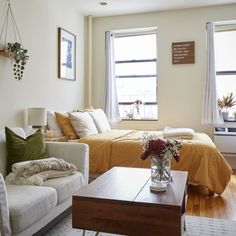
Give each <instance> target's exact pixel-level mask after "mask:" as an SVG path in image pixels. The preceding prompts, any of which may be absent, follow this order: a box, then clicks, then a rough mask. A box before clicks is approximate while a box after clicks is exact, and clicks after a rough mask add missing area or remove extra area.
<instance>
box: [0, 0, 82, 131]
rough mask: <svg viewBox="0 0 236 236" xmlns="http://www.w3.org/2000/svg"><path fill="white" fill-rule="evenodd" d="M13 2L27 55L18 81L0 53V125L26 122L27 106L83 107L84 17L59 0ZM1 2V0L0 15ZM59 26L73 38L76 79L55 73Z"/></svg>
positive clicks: (1, 2) (0, 3)
mask: <svg viewBox="0 0 236 236" xmlns="http://www.w3.org/2000/svg"><path fill="white" fill-rule="evenodd" d="M11 5H12V10H13V12H14V16H15V18H16V21H17V24H18V27H19V31H20V34H21V37H22V41H23V44H24V47H25V48H27V49H28V50H29V56H30V58H29V60H28V62H27V65H26V69H25V74H24V77H23V81H22V82H17V81H16V80H15V79H14V76H13V72H12V65H11V64H10V62H9V59H7V58H4V57H0V111H1V112H0V128H2V127H4V126H25V121H26V109H27V108H28V107H46V108H49V109H53V110H70V109H74V108H78V107H84V17H83V16H82V15H80V14H79V13H78V12H77V11H76V10H75V9H73V8H72V7H71V6H69V5H68V3H67V2H66V1H62V0H50V1H48V0H33V1H31V0H20V1H17V0H13V1H11ZM5 6H6V1H5V0H0V16H1V17H0V18H1V20H2V18H3V17H2V16H3V14H5V11H4V10H5ZM0 24H1V25H2V22H0ZM57 27H62V28H64V29H66V30H68V31H70V32H72V33H73V34H75V35H76V37H77V53H76V62H77V63H76V64H77V65H76V70H77V76H76V77H77V79H76V81H67V80H62V79H58V77H57V56H58V55H57V47H58V44H57V37H58V36H57ZM10 40H13V39H12V38H10V39H9V40H8V41H10Z"/></svg>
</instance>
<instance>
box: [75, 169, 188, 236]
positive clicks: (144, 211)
mask: <svg viewBox="0 0 236 236" xmlns="http://www.w3.org/2000/svg"><path fill="white" fill-rule="evenodd" d="M172 175H173V182H171V183H170V184H169V185H168V187H167V191H166V192H159V193H156V192H151V191H150V190H149V184H150V169H143V168H126V167H114V168H112V169H111V170H109V171H107V172H106V173H105V174H103V175H101V176H100V177H98V178H97V179H96V180H94V181H93V182H92V183H90V184H89V185H87V186H84V187H82V188H81V190H80V191H79V193H78V194H77V195H76V196H73V204H72V225H73V228H80V229H84V230H94V231H100V232H108V233H117V234H124V235H134V236H139V235H140V236H141V235H142V236H143V235H145V236H149V235H152V236H156V235H168V236H169V235H176V236H178V235H181V234H182V231H183V227H184V212H185V187H186V183H187V172H184V171H172Z"/></svg>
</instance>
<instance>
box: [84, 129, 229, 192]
mask: <svg viewBox="0 0 236 236" xmlns="http://www.w3.org/2000/svg"><path fill="white" fill-rule="evenodd" d="M143 132H144V131H134V130H111V131H109V132H106V133H103V134H98V135H95V136H89V137H84V138H81V139H80V142H81V143H87V144H88V145H89V153H90V154H89V157H90V160H89V168H90V173H104V172H106V171H107V170H109V169H110V168H112V167H114V166H126V167H141V168H150V161H149V160H145V161H143V160H141V158H140V156H141V153H142V151H143V148H142V145H141V144H140V141H139V138H140V137H141V136H142V134H143ZM152 132H154V131H152ZM155 133H156V134H158V135H160V137H162V132H161V131H155ZM171 169H173V170H184V171H188V180H189V181H191V182H194V183H196V184H199V185H202V186H205V187H207V188H208V189H209V190H211V191H212V192H215V193H217V194H221V193H222V192H223V191H224V189H225V187H226V185H227V184H228V182H229V180H230V177H231V173H232V170H231V168H230V166H229V165H228V163H227V162H226V161H225V159H224V157H223V156H222V155H221V154H220V152H219V151H218V150H217V149H216V147H215V145H214V143H213V142H212V140H211V139H210V138H209V136H207V135H206V134H203V133H195V135H194V138H193V139H191V140H183V147H182V148H181V151H180V161H179V162H175V160H174V159H173V160H172V163H171Z"/></svg>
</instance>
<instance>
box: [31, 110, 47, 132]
mask: <svg viewBox="0 0 236 236" xmlns="http://www.w3.org/2000/svg"><path fill="white" fill-rule="evenodd" d="M28 125H31V126H32V128H33V129H37V128H43V126H46V125H47V116H46V108H40V107H37V108H28Z"/></svg>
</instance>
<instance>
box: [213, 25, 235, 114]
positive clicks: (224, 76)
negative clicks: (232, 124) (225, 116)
mask: <svg viewBox="0 0 236 236" xmlns="http://www.w3.org/2000/svg"><path fill="white" fill-rule="evenodd" d="M214 39H215V66H216V86H217V95H218V98H220V99H221V98H222V97H223V96H226V95H228V94H230V93H231V92H232V93H233V95H234V96H235V99H236V43H235V42H236V25H231V26H229V25H228V26H224V27H222V26H218V27H217V26H216V32H215V35H214ZM235 111H236V106H234V107H232V108H231V109H230V110H229V116H230V117H233V116H234V114H233V113H234V112H235Z"/></svg>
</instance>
